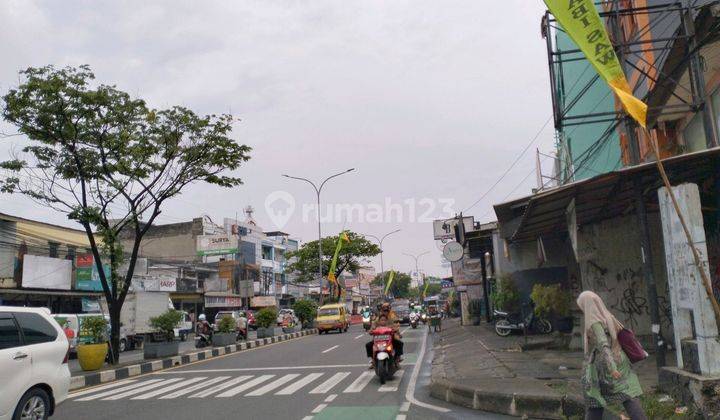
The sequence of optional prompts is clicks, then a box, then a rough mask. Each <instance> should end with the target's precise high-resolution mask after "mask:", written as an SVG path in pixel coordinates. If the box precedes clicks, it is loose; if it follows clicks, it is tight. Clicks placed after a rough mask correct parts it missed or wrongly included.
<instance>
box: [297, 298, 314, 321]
mask: <svg viewBox="0 0 720 420" xmlns="http://www.w3.org/2000/svg"><path fill="white" fill-rule="evenodd" d="M293 311H295V315H297V317H298V319H299V320H300V325H302V326H307V325H310V324H312V322H313V320H315V317H317V304H316V303H315V302H314V301H312V300H308V299H302V300H298V301H297V302H295V304H294V305H293Z"/></svg>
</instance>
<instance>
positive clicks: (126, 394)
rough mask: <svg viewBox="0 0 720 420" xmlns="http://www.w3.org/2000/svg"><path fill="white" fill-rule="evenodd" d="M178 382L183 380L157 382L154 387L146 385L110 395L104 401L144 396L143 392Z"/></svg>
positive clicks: (174, 379)
mask: <svg viewBox="0 0 720 420" xmlns="http://www.w3.org/2000/svg"><path fill="white" fill-rule="evenodd" d="M177 381H182V378H173V379H167V380H165V381H163V382H157V383H154V384H152V385H145V386H142V387H140V388H135V389H131V390H129V391H125V392H123V393H120V394H114V395H110V396H109V397H105V398H103V400H110V401H115V400H119V399H121V398H125V397H129V396H131V395H137V394H142V393H143V392H145V391H149V390H151V389H154V388H158V387H161V386H167V385H170V384H171V383H175V382H177Z"/></svg>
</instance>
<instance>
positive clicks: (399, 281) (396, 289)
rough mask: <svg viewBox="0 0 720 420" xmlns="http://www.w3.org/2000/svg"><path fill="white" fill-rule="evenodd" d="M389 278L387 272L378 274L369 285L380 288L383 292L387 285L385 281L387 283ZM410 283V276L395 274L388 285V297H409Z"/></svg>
mask: <svg viewBox="0 0 720 420" xmlns="http://www.w3.org/2000/svg"><path fill="white" fill-rule="evenodd" d="M389 277H390V272H389V271H386V272H384V273H380V274H378V275H377V276H375V280H373V281H372V283H371V284H373V285H375V286H382V287H383V290H385V286H386V285H387V281H388V278H389ZM411 281H412V278H411V277H410V274H407V273H397V272H396V273H395V276H394V277H393V282H392V284H391V285H390V290H389V291H388V295H392V296H394V297H396V298H407V297H410V283H411Z"/></svg>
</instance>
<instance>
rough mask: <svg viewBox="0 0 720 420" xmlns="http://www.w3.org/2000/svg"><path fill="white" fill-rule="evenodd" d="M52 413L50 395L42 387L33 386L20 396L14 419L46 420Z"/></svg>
mask: <svg viewBox="0 0 720 420" xmlns="http://www.w3.org/2000/svg"><path fill="white" fill-rule="evenodd" d="M49 415H50V397H49V396H48V394H47V392H45V391H44V390H42V389H41V388H33V389H31V390H29V391H28V392H26V393H25V395H23V396H22V398H20V402H19V403H18V405H17V407H16V408H15V414H13V420H45V419H47V418H48V416H49Z"/></svg>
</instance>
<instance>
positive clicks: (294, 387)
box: [275, 373, 323, 395]
mask: <svg viewBox="0 0 720 420" xmlns="http://www.w3.org/2000/svg"><path fill="white" fill-rule="evenodd" d="M321 376H323V374H322V373H311V374H309V375H307V376H306V377H304V378H302V379H300V380H299V381H297V382H295V383H293V384H291V385H289V386H287V387H285V388H284V389H281V390H280V391H278V392H276V393H275V395H292V394H294V393H295V392H296V391H297V390H299V389H300V388H302V387H304V386H305V385H307V384H309V383H310V382H312V381H314V380H315V379H317V378H319V377H321Z"/></svg>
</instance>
